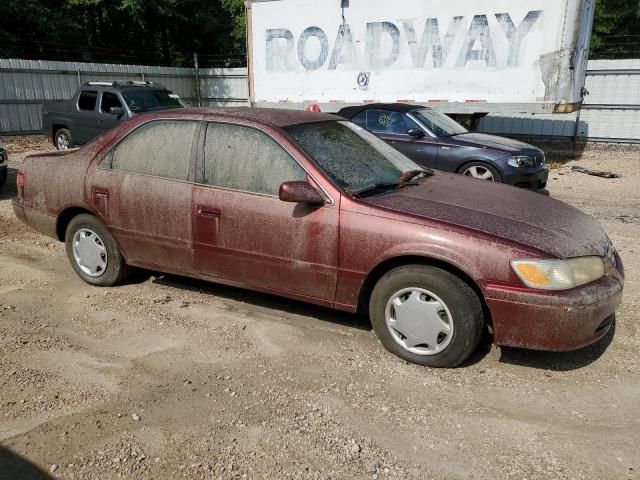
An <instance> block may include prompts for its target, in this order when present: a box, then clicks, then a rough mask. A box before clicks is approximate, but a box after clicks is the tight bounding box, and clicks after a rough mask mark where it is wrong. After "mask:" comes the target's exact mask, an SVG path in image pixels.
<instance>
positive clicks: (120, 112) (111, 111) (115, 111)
mask: <svg viewBox="0 0 640 480" xmlns="http://www.w3.org/2000/svg"><path fill="white" fill-rule="evenodd" d="M109 114H111V115H115V116H116V117H121V116H122V115H123V114H124V110H122V107H111V108H110V109H109Z"/></svg>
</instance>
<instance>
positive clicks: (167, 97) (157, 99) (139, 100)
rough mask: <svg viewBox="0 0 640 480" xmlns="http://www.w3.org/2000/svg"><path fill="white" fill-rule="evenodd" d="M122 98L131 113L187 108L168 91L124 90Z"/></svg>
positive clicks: (176, 96) (178, 98)
mask: <svg viewBox="0 0 640 480" xmlns="http://www.w3.org/2000/svg"><path fill="white" fill-rule="evenodd" d="M122 97H123V98H124V101H125V102H127V106H128V107H129V110H131V111H132V112H133V113H143V112H151V111H153V110H170V109H173V108H187V104H186V103H184V102H183V101H182V100H181V99H180V97H178V95H176V94H175V93H172V92H171V91H169V90H147V89H145V90H142V89H140V90H125V91H124V92H122Z"/></svg>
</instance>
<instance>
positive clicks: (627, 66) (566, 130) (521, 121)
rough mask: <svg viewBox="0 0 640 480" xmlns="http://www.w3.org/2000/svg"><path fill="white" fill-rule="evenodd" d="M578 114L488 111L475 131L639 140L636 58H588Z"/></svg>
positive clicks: (639, 92) (639, 85) (638, 62)
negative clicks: (580, 108)
mask: <svg viewBox="0 0 640 480" xmlns="http://www.w3.org/2000/svg"><path fill="white" fill-rule="evenodd" d="M585 88H586V89H587V90H588V91H589V95H588V96H586V98H585V102H584V105H583V107H582V110H581V111H580V112H579V114H576V113H573V114H554V115H508V116H507V115H505V116H502V115H489V116H487V117H485V118H483V119H482V120H481V121H480V125H479V126H478V129H477V130H478V131H480V132H485V133H495V134H499V135H506V136H510V135H512V136H522V137H557V138H567V137H569V138H571V137H573V136H574V134H577V136H578V139H579V140H589V141H603V142H625V143H626V142H633V143H636V142H640V60H592V61H590V62H589V68H588V71H587V79H586V84H585Z"/></svg>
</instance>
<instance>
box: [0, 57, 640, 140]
mask: <svg viewBox="0 0 640 480" xmlns="http://www.w3.org/2000/svg"><path fill="white" fill-rule="evenodd" d="M198 73H199V76H200V86H201V99H202V103H203V105H205V106H239V105H246V104H247V102H248V86H247V69H246V68H230V69H200V70H199V72H198ZM141 79H144V80H150V81H154V82H158V83H161V84H163V85H165V86H166V87H167V88H169V89H170V90H172V91H174V92H175V93H177V94H178V95H180V96H181V97H182V98H184V99H185V100H186V101H187V102H188V103H190V104H191V105H195V104H196V100H195V98H196V75H195V70H194V69H191V68H172V67H149V66H140V65H109V64H99V63H76V62H52V61H34V60H2V59H0V132H3V133H26V132H36V131H40V129H41V113H40V112H41V108H42V103H43V102H44V101H48V100H63V99H69V98H71V97H72V96H73V94H74V93H75V91H76V90H77V88H78V86H79V85H81V84H83V83H85V82H87V81H89V80H94V81H95V80H141ZM586 88H587V90H589V92H590V95H588V96H587V97H586V101H585V104H584V106H583V109H582V110H581V112H580V113H579V117H578V115H577V114H554V115H490V116H487V117H485V118H483V119H482V120H481V121H480V125H479V127H478V131H481V132H486V133H495V134H500V135H506V136H522V137H555V138H571V137H573V136H574V133H577V135H578V138H579V139H586V140H593V141H620V142H640V60H595V61H594V60H592V61H590V62H589V73H588V75H587V80H586ZM576 126H577V130H576Z"/></svg>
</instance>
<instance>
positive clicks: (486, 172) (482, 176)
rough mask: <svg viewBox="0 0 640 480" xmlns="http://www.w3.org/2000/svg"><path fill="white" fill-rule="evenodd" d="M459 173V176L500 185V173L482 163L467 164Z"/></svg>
mask: <svg viewBox="0 0 640 480" xmlns="http://www.w3.org/2000/svg"><path fill="white" fill-rule="evenodd" d="M459 173H460V175H465V176H467V177H473V178H477V179H478V180H487V181H489V182H497V183H502V176H501V175H500V172H498V170H496V169H495V168H494V167H492V166H491V165H489V164H487V163H484V162H471V163H467V164H466V165H465V166H464V167H462V169H461V170H460V172H459Z"/></svg>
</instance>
